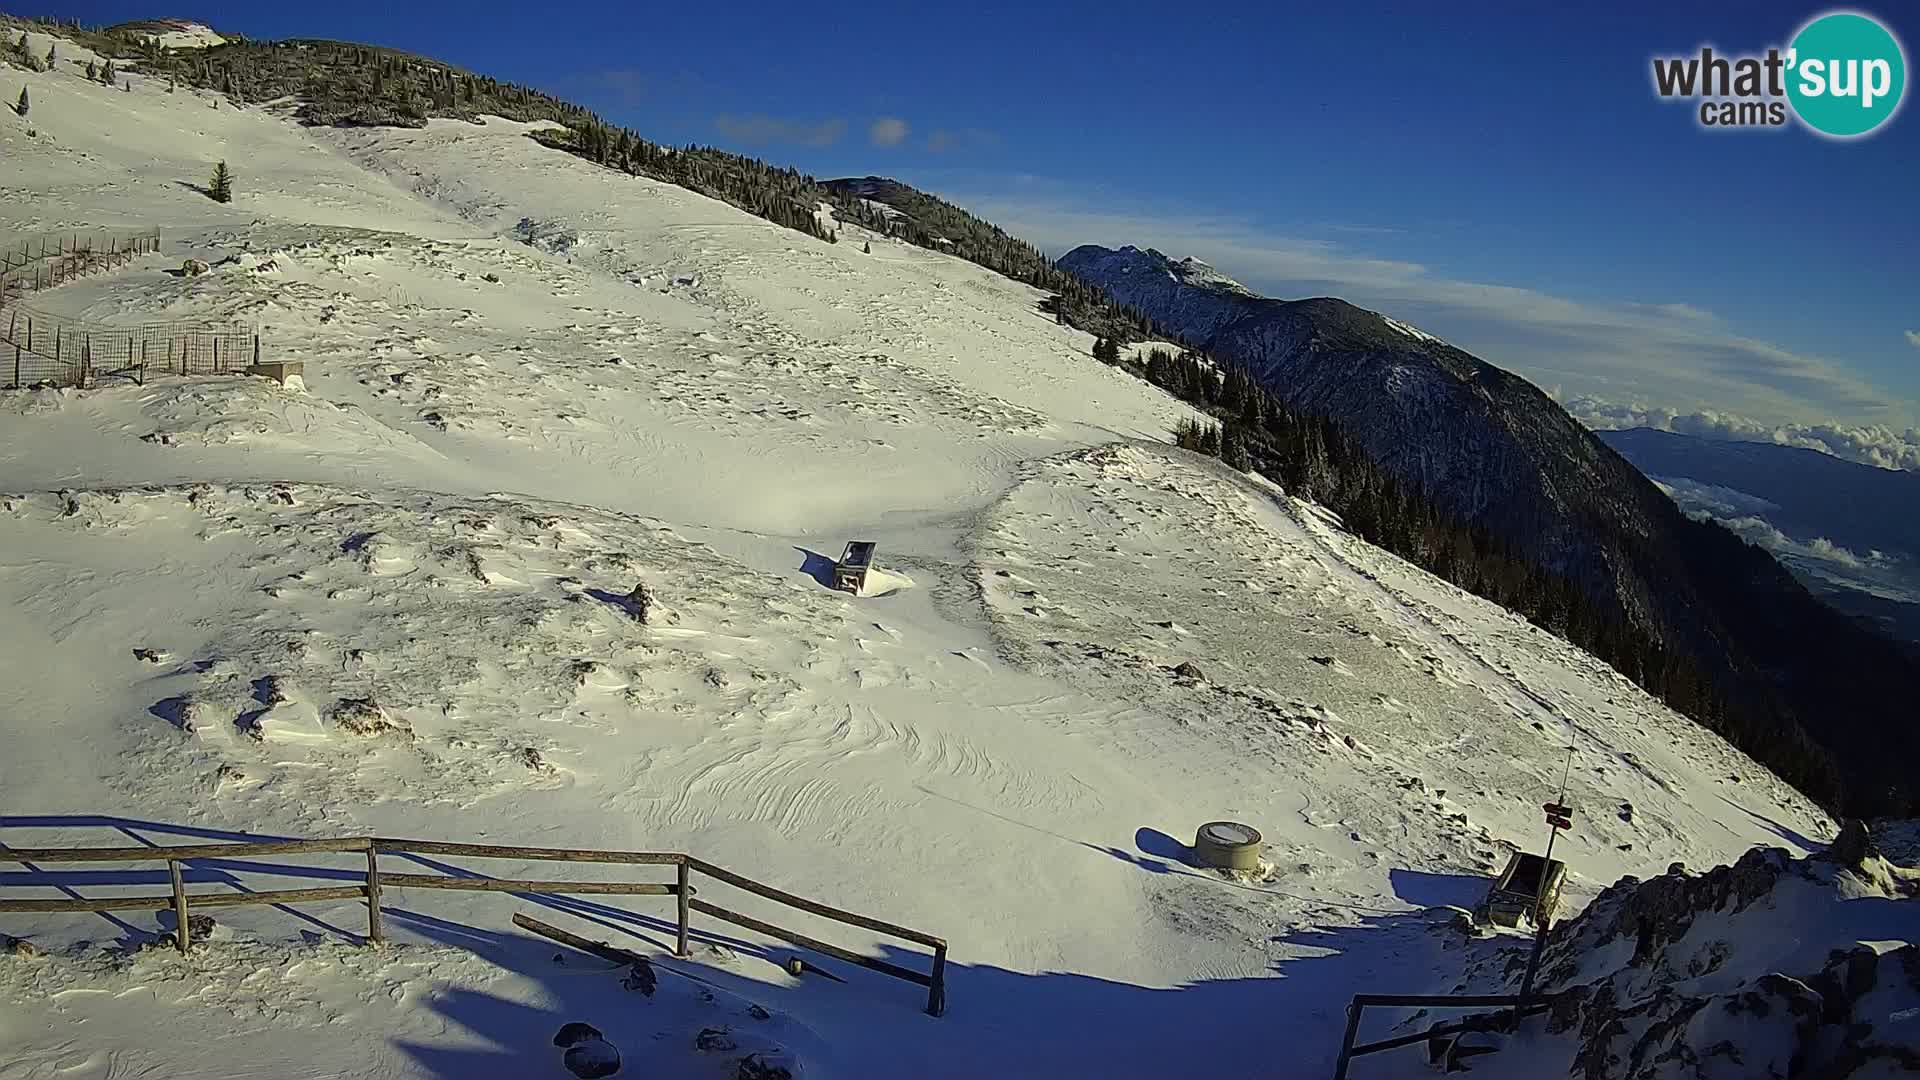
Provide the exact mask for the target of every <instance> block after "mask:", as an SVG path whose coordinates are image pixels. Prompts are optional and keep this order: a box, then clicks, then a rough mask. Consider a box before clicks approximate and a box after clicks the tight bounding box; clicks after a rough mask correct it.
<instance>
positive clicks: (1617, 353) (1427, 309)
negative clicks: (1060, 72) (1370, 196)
mask: <svg viewBox="0 0 1920 1080" xmlns="http://www.w3.org/2000/svg"><path fill="white" fill-rule="evenodd" d="M956 186H965V187H966V188H967V190H964V191H960V190H949V191H948V192H946V194H947V195H948V196H949V197H951V198H954V200H955V201H957V202H959V203H960V204H961V205H964V206H966V207H968V208H969V209H971V210H973V211H974V212H976V213H978V214H980V215H981V216H982V217H985V218H986V219H988V220H989V221H992V222H994V223H995V224H998V225H1000V226H1001V227H1003V228H1006V229H1007V230H1008V231H1010V232H1012V233H1014V234H1015V235H1017V236H1021V237H1023V238H1025V239H1027V240H1030V241H1032V242H1034V243H1036V244H1038V245H1040V246H1041V247H1042V248H1043V249H1045V250H1047V251H1050V252H1052V253H1054V254H1056V255H1057V254H1061V253H1064V252H1065V251H1066V250H1068V249H1069V248H1072V247H1074V246H1076V245H1079V244H1083V243H1096V244H1103V245H1106V246H1109V247H1113V246H1118V245H1121V244H1134V245H1136V246H1140V247H1147V246H1152V247H1156V248H1159V249H1160V250H1162V251H1165V252H1167V253H1168V254H1169V255H1172V256H1174V257H1176V258H1177V257H1180V256H1184V255H1193V256H1196V257H1198V258H1200V259H1203V260H1205V261H1207V262H1209V263H1211V264H1213V265H1214V266H1216V267H1218V268H1219V269H1220V270H1221V271H1222V272H1224V273H1227V274H1229V275H1231V276H1233V277H1235V278H1238V279H1239V280H1241V281H1244V282H1246V283H1247V284H1248V285H1249V286H1251V287H1253V288H1255V289H1256V290H1257V291H1260V292H1264V293H1266V294H1268V295H1273V296H1283V297H1301V296H1316V295H1333V296H1339V297H1342V298H1344V299H1347V300H1350V301H1352V302H1353V303H1356V304H1359V305H1361V306H1363V307H1367V308H1372V309H1375V310H1379V311H1382V312H1384V313H1386V314H1390V315H1392V316H1394V317H1396V318H1400V319H1403V320H1406V321H1409V322H1412V323H1413V324H1415V325H1417V326H1420V327H1422V328H1423V329H1426V330H1429V331H1431V332H1433V333H1435V334H1437V335H1439V336H1440V337H1442V338H1445V339H1446V340H1447V341H1450V342H1452V343H1454V344H1456V345H1459V346H1460V347H1461V348H1464V349H1466V350H1468V351H1469V352H1472V353H1474V354H1475V355H1477V356H1480V357H1481V358H1483V359H1485V360H1487V361H1488V362H1490V363H1493V364H1497V365H1499V366H1501V367H1504V368H1508V369H1510V370H1512V371H1515V372H1517V373H1519V374H1521V375H1523V376H1525V377H1526V378H1528V379H1529V380H1531V381H1533V382H1535V383H1536V384H1539V385H1542V386H1548V385H1556V384H1557V385H1561V386H1564V387H1565V388H1566V389H1567V391H1568V392H1569V393H1574V394H1592V395H1596V396H1598V397H1602V398H1606V399H1613V400H1618V399H1624V398H1636V397H1638V398H1652V399H1655V400H1661V401H1667V402H1672V403H1675V404H1676V405H1681V406H1683V407H1685V408H1688V409H1701V410H1706V409H1715V410H1718V409H1730V410H1738V411H1740V412H1742V413H1745V414H1749V415H1757V416H1773V417H1777V418H1779V421H1780V422H1783V423H1784V422H1797V423H1802V424H1810V423H1815V422H1818V421H1823V420H1826V419H1828V418H1831V417H1835V416H1841V417H1852V418H1856V419H1857V420H1858V421H1859V422H1860V423H1862V424H1885V423H1888V422H1892V423H1895V424H1897V425H1899V426H1902V427H1904V426H1906V425H1907V424H1911V423H1913V422H1914V421H1915V420H1916V419H1920V416H1916V415H1915V413H1914V412H1913V408H1912V404H1911V403H1910V402H1904V403H1902V404H1901V405H1898V406H1896V405H1892V404H1889V402H1890V400H1897V399H1896V398H1895V397H1894V395H1890V394H1888V393H1887V392H1885V391H1884V390H1883V389H1881V388H1880V387H1878V386H1875V385H1873V384H1871V383H1869V382H1868V381H1867V380H1865V379H1863V378H1862V377H1860V376H1859V375H1857V374H1856V373H1855V372H1853V371H1851V370H1849V369H1847V368H1846V367H1844V366H1842V365H1840V364H1836V363H1834V362H1833V361H1831V360H1829V359H1827V358H1824V357H1820V356H1813V355H1807V354H1803V353H1797V352H1794V351H1791V350H1788V349H1784V348H1781V347H1780V346H1778V345H1775V344H1772V343H1770V342H1765V341H1760V340H1756V339H1754V338H1750V337H1746V336H1743V335H1741V334H1739V333H1737V332H1735V331H1734V330H1733V329H1732V328H1731V327H1729V326H1728V325H1727V324H1726V323H1725V322H1724V321H1723V320H1721V319H1720V318H1718V317H1717V316H1715V315H1714V314H1713V313H1711V312H1708V311H1704V310H1702V309H1700V308H1697V307H1693V306H1690V305H1687V304H1681V303H1671V302H1646V303H1593V302H1587V301H1579V300H1573V299H1568V298H1566V297H1561V296H1555V295H1552V294H1549V293H1544V292H1541V291H1539V290H1536V289H1529V288H1522V287H1517V286H1512V285H1502V284H1497V283H1491V282H1479V281H1466V280H1460V279H1456V278H1449V277H1446V276H1444V275H1441V274H1438V273H1435V272H1434V271H1432V270H1431V269H1429V268H1428V267H1426V266H1423V265H1421V264H1419V263H1416V262H1411V261H1407V260H1403V259H1392V258H1380V257H1376V256H1372V255H1368V254H1365V253H1362V252H1359V251H1356V250H1354V249H1352V248H1350V247H1347V246H1343V245H1340V244H1335V243H1332V242H1329V241H1325V240H1317V239H1308V238H1303V237H1297V236H1288V235H1284V234H1281V233H1277V232H1274V231H1272V230H1270V229H1267V228H1264V227H1262V226H1260V225H1258V224H1256V223H1253V222H1250V221H1247V220H1244V219H1240V218H1236V217H1232V216H1225V215H1205V214H1194V213H1177V212H1172V213H1170V212H1164V211H1160V210H1156V209H1143V210H1137V211H1128V210H1092V209H1088V208H1087V206H1086V204H1085V201H1084V200H1085V193H1084V192H1079V191H1074V190H1071V189H1065V188H1062V187H1059V186H1057V185H1053V184H1050V183H1048V182H1046V181H1044V180H1038V179H1035V178H1027V179H1026V180H1024V181H1023V180H1020V179H1018V178H1015V179H1012V180H1010V181H1007V182H1006V183H1005V184H1004V185H1003V184H998V183H996V184H994V185H993V186H994V188H996V189H997V190H991V191H987V192H981V191H979V187H981V186H984V185H981V184H980V183H979V181H978V179H977V178H976V179H975V181H974V182H973V183H972V184H968V185H956ZM1382 242H1390V241H1382Z"/></svg>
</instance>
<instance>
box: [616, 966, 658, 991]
mask: <svg viewBox="0 0 1920 1080" xmlns="http://www.w3.org/2000/svg"><path fill="white" fill-rule="evenodd" d="M620 985H621V986H623V987H625V988H627V989H628V990H637V991H639V992H640V993H642V994H644V995H646V996H647V997H652V996H653V991H654V988H655V987H657V986H659V985H660V977H659V976H658V975H655V974H654V973H653V965H652V964H650V963H648V962H647V958H646V957H644V956H642V957H638V958H636V959H635V960H634V962H633V966H632V967H630V968H628V969H627V974H626V976H625V977H624V978H622V979H621V980H620Z"/></svg>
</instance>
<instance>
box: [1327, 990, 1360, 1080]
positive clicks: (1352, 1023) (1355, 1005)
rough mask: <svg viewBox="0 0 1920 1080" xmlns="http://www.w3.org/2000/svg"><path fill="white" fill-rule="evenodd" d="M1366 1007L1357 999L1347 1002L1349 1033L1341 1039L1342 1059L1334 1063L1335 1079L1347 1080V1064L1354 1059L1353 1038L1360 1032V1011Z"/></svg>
mask: <svg viewBox="0 0 1920 1080" xmlns="http://www.w3.org/2000/svg"><path fill="white" fill-rule="evenodd" d="M1364 1008H1365V1007H1364V1006H1362V1005H1361V1004H1360V1003H1359V1002H1357V1001H1352V1002H1348V1003H1347V1034H1346V1037H1345V1038H1343V1039H1341V1040H1340V1060H1338V1061H1336V1062H1334V1063H1333V1080H1347V1065H1348V1064H1349V1063H1350V1062H1352V1061H1353V1040H1354V1039H1355V1038H1356V1037H1358V1036H1359V1034H1360V1013H1361V1012H1362V1011H1363V1010H1364Z"/></svg>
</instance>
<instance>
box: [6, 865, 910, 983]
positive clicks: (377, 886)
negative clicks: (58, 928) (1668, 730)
mask: <svg viewBox="0 0 1920 1080" xmlns="http://www.w3.org/2000/svg"><path fill="white" fill-rule="evenodd" d="M341 852H346V853H353V852H365V853H366V857H367V870H366V880H365V881H364V882H363V883H360V884H355V885H334V886H324V887H318V888H307V889H274V890H268V891H265V892H246V893H190V892H188V891H187V888H186V878H185V875H184V874H183V873H182V869H181V864H182V863H184V862H190V861H192V860H194V859H249V858H258V857H262V856H267V855H316V854H330V853H341ZM382 854H388V855H458V856H470V857H478V858H487V859H522V860H536V861H552V862H586V863H616V864H621V865H629V866H634V865H639V866H672V867H673V868H674V872H675V880H674V881H672V882H640V881H631V882H629V881H550V880H543V879H529V878H492V877H454V876H442V875H436V874H396V873H389V872H387V871H383V870H382V869H381V868H380V856H381V855H382ZM0 859H5V860H8V861H11V862H20V863H78V862H162V861H164V862H165V863H166V864H167V875H168V879H169V881H170V883H171V885H172V892H171V893H170V894H169V895H166V896H111V897H100V898H97V899H96V898H83V897H75V898H69V899H61V900H54V899H37V900H7V899H0V913H4V912H106V911H128V910H138V909H142V908H154V907H159V906H166V905H171V906H172V908H173V914H174V943H175V945H177V946H178V947H179V949H180V951H181V952H186V951H187V950H188V949H190V948H192V946H193V934H192V930H191V923H190V922H189V921H188V920H189V916H190V915H191V913H192V909H193V908H196V907H202V908H213V907H238V906H242V905H255V904H296V903H313V902H318V901H324V900H365V901H366V904H367V939H368V940H369V941H371V942H374V943H379V942H382V941H385V940H386V931H385V927H384V926H383V924H382V917H381V910H380V904H381V890H382V889H383V888H401V889H459V890H465V891H472V892H510V893H530V894H552V895H571V894H598V895H607V894H613V895H627V896H672V897H674V898H675V899H676V901H677V902H676V904H675V907H676V910H677V915H678V920H677V924H676V926H675V931H676V937H675V950H674V951H675V954H676V955H678V956H686V955H688V949H687V937H688V933H689V930H690V927H691V921H692V915H693V913H694V912H699V913H700V914H702V915H708V916H711V917H713V918H716V919H720V920H723V921H725V922H729V923H732V924H733V925H735V926H741V927H745V928H746V929H749V930H753V931H756V932H758V933H761V934H765V935H767V936H768V937H772V938H777V939H779V940H781V941H785V942H787V943H789V944H792V945H797V946H800V947H801V948H805V949H811V950H813V951H814V952H818V953H821V954H823V955H825V956H831V957H833V958H834V959H836V960H841V961H844V962H846V963H849V964H853V965H855V966H858V967H863V968H866V969H868V970H870V971H877V972H880V973H881V974H883V975H890V976H892V977H894V978H896V979H904V980H906V981H907V982H910V983H914V984H915V985H918V986H924V987H926V988H927V1013H928V1014H929V1015H932V1016H940V1015H942V1014H944V1013H945V1012H946V1007H947V987H946V970H947V943H946V941H945V940H944V939H942V938H938V937H935V936H933V935H932V934H926V933H922V932H920V931H918V930H913V929H910V928H908V927H904V926H899V925H896V924H894V923H890V922H885V921H883V920H880V919H875V918H871V917H869V916H866V915H856V914H854V913H853V912H850V911H842V910H840V909H839V908H835V907H829V906H828V905H826V904H822V903H820V902H818V901H815V900H808V899H806V898H804V897H800V896H795V895H794V894H792V893H789V892H784V891H782V890H780V889H776V888H774V887H773V886H771V885H767V884H764V883H762V882H759V881H755V880H753V879H752V878H749V877H745V876H743V875H741V874H736V873H734V872H733V871H731V870H727V869H724V868H722V867H719V866H715V865H714V864H712V863H710V862H707V861H706V860H704V859H698V858H695V857H693V856H691V855H687V854H685V853H683V852H666V851H600V850H594V849H587V848H539V847H511V846H503V845H497V844H453V843H444V842H441V841H437V840H401V839H392V838H387V837H364V836H363V837H348V838H344V839H335V840H279V841H268V842H264V843H221V844H185V845H174V846H151V847H150V846H141V847H75V848H17V847H0ZM695 873H700V874H704V875H706V876H707V877H710V878H713V879H714V880H716V881H722V882H725V883H726V884H728V885H731V886H733V887H735V888H738V889H742V890H745V891H747V892H751V893H757V894H758V895H760V896H763V897H765V898H767V899H769V900H773V901H775V902H777V903H781V904H785V905H786V906H788V907H792V908H797V909H799V910H801V911H805V912H809V913H811V914H814V915H818V916H820V917H821V918H825V919H831V920H833V921H835V922H840V923H845V924H847V925H848V926H857V927H861V928H863V929H866V930H871V931H873V932H875V933H879V934H887V935H890V936H892V937H896V938H900V939H903V940H905V941H910V942H913V943H915V944H917V945H924V946H926V947H927V948H928V949H931V950H932V952H933V961H932V966H931V969H930V970H929V971H928V972H925V973H922V972H919V971H915V970H913V969H911V968H906V967H902V966H900V965H898V964H893V963H889V962H887V961H885V960H880V959H877V958H875V957H871V956H865V955H863V954H861V953H857V952H853V951H852V950H850V949H845V948H842V947H840V946H838V945H833V944H829V943H828V942H824V941H820V940H818V939H816V938H812V937H808V936H806V935H804V934H799V933H796V932H794V931H792V930H787V929H785V928H783V927H779V926H775V925H773V924H772V923H768V922H764V921H762V920H760V919H756V918H752V917H751V916H747V915H742V914H740V913H739V912H735V911H730V910H728V909H726V908H723V907H721V906H719V905H718V904H712V903H708V902H707V901H704V900H699V899H696V898H695V897H696V893H697V890H696V889H695V888H694V886H693V884H692V882H691V880H690V879H691V877H692V875H693V874H695Z"/></svg>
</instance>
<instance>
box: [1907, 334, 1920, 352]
mask: <svg viewBox="0 0 1920 1080" xmlns="http://www.w3.org/2000/svg"><path fill="white" fill-rule="evenodd" d="M1907 344H1909V345H1911V346H1913V347H1914V348H1916V349H1920V330H1909V331H1907Z"/></svg>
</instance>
